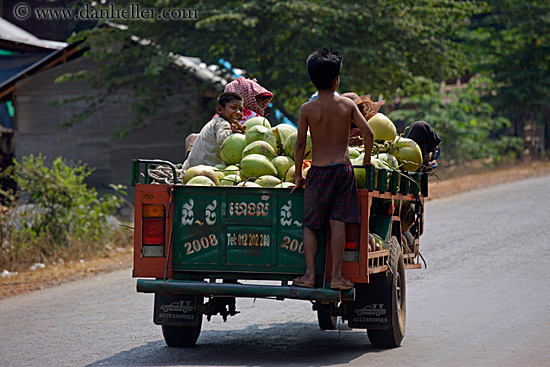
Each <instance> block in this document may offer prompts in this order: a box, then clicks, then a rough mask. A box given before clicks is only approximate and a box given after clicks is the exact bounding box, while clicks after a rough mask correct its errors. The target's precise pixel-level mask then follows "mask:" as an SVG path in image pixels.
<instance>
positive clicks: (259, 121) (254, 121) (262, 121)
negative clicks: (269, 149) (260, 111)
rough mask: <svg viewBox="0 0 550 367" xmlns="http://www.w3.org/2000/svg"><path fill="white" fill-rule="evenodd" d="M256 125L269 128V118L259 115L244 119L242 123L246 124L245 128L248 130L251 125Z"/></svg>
mask: <svg viewBox="0 0 550 367" xmlns="http://www.w3.org/2000/svg"><path fill="white" fill-rule="evenodd" d="M256 125H262V126H265V127H267V128H268V129H271V124H270V123H269V120H268V119H266V118H265V117H261V116H256V117H252V118H251V119H248V120H246V121H245V123H244V126H246V130H249V129H250V128H251V127H252V126H256ZM246 130H245V131H246Z"/></svg>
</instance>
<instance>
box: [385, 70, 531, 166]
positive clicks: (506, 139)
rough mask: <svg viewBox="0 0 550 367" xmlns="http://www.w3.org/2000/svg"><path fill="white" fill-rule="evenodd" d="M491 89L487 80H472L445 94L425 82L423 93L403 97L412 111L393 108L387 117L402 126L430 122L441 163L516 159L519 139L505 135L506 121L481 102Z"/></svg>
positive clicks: (496, 161)
mask: <svg viewBox="0 0 550 367" xmlns="http://www.w3.org/2000/svg"><path fill="white" fill-rule="evenodd" d="M492 86H493V83H492V81H491V80H490V79H488V78H472V79H471V80H470V82H469V83H468V84H467V85H466V86H464V87H461V88H456V89H455V90H453V91H447V92H446V91H441V90H440V88H439V84H438V83H428V82H426V83H425V85H424V89H423V91H418V92H417V93H415V94H414V95H409V96H406V97H405V98H404V101H403V104H404V105H409V106H414V107H415V108H414V109H397V110H395V111H393V112H391V113H390V114H389V117H390V118H391V119H392V120H393V121H395V122H399V121H402V122H405V125H409V124H411V123H412V122H414V121H416V120H424V121H427V122H428V123H430V124H431V125H432V127H433V128H434V129H435V130H436V132H437V133H438V134H439V136H440V137H441V139H442V142H441V150H442V155H441V160H442V161H443V162H449V161H451V160H453V161H455V162H457V163H459V164H461V163H464V162H468V161H471V160H476V159H485V158H491V161H492V162H495V163H498V162H499V161H501V160H506V159H507V158H509V157H512V158H517V157H518V156H519V155H520V153H521V147H522V141H521V139H520V138H515V137H511V136H507V130H508V128H509V127H510V121H509V120H508V119H506V118H505V117H502V115H499V113H498V111H495V110H494V109H493V107H492V106H491V105H490V104H489V103H487V102H484V101H483V96H484V95H487V94H488V93H490V92H491V89H492Z"/></svg>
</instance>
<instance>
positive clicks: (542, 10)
mask: <svg viewBox="0 0 550 367" xmlns="http://www.w3.org/2000/svg"><path fill="white" fill-rule="evenodd" d="M488 5H489V7H488V8H487V11H486V12H484V13H482V14H479V15H478V16H477V17H475V18H474V20H473V22H472V27H471V28H472V30H473V31H472V32H468V33H467V34H466V37H467V38H466V39H467V40H468V42H469V52H470V54H471V55H472V57H471V60H472V61H473V62H472V65H471V67H472V72H473V73H476V72H480V73H484V74H485V75H488V76H490V77H492V79H493V80H494V82H495V93H494V94H493V95H492V96H491V98H490V102H491V104H492V105H493V106H494V108H495V110H496V111H498V112H500V113H501V114H503V115H505V116H507V117H508V118H509V119H510V120H511V121H512V128H513V132H512V133H513V135H515V136H519V137H523V138H524V139H525V146H526V148H527V149H529V153H530V154H531V155H533V156H537V155H540V154H542V152H543V150H544V149H545V150H547V151H550V17H549V16H548V14H550V3H549V2H548V1H537V0H527V1H525V0H490V1H488ZM540 135H543V136H542V137H541V136H540ZM544 137H545V139H544ZM541 138H542V139H541Z"/></svg>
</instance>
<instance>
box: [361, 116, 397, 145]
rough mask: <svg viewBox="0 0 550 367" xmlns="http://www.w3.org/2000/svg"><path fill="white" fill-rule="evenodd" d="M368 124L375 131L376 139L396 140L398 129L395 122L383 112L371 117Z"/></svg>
mask: <svg viewBox="0 0 550 367" xmlns="http://www.w3.org/2000/svg"><path fill="white" fill-rule="evenodd" d="M368 124H369V126H370V127H371V129H372V132H373V133H374V140H382V141H386V140H388V141H394V139H395V137H396V135H397V129H396V128H395V125H394V124H393V122H392V121H391V120H390V119H389V118H388V117H386V115H384V114H383V113H380V112H378V113H377V114H376V115H374V116H373V117H371V118H370V119H369V121H368Z"/></svg>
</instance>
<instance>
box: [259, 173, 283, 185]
mask: <svg viewBox="0 0 550 367" xmlns="http://www.w3.org/2000/svg"><path fill="white" fill-rule="evenodd" d="M254 183H256V184H258V185H260V186H261V187H275V186H277V185H278V184H280V183H281V180H279V179H278V178H277V177H275V176H271V175H264V176H261V177H260V178H258V179H257V180H256V181H254Z"/></svg>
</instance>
